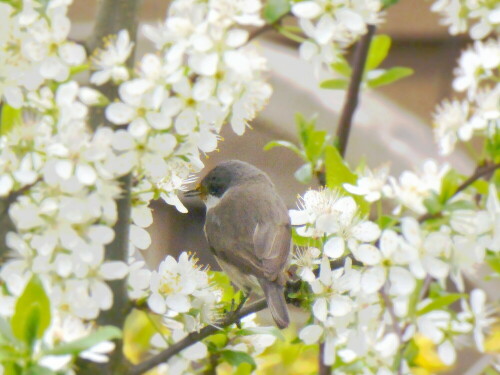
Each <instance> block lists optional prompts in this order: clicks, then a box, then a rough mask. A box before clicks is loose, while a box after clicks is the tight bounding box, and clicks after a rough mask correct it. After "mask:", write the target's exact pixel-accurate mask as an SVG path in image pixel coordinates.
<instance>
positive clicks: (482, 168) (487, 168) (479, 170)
mask: <svg viewBox="0 0 500 375" xmlns="http://www.w3.org/2000/svg"><path fill="white" fill-rule="evenodd" d="M497 169H500V163H497V164H485V165H478V166H477V167H476V170H475V171H474V173H473V174H472V176H470V177H469V178H468V179H467V180H465V181H464V182H462V183H461V184H460V186H459V187H457V190H455V192H454V193H453V194H452V196H451V197H450V198H449V199H452V198H453V197H455V196H456V195H457V194H458V193H460V192H461V191H463V190H465V189H467V188H468V187H469V186H471V185H472V184H473V183H474V182H476V181H477V180H479V179H480V178H482V177H485V176H488V175H489V174H492V173H493V172H495V171H496V170H497ZM439 215H440V213H437V214H435V213H434V214H431V213H430V212H428V213H426V214H424V215H422V216H420V217H419V218H418V221H419V222H420V223H422V222H424V221H426V220H429V219H433V218H435V217H439Z"/></svg>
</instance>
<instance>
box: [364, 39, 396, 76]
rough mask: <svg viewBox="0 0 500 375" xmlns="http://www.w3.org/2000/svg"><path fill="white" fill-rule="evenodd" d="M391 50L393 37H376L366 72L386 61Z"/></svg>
mask: <svg viewBox="0 0 500 375" xmlns="http://www.w3.org/2000/svg"><path fill="white" fill-rule="evenodd" d="M390 49H391V37H390V36H389V35H384V34H381V35H375V36H374V37H373V40H372V42H371V43H370V48H369V50H368V57H367V59H366V64H365V72H369V71H370V70H373V69H375V68H377V67H378V66H379V65H380V64H381V63H382V61H384V60H385V58H386V57H387V54H388V53H389V50H390Z"/></svg>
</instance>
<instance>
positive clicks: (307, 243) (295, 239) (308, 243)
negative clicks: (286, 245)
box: [292, 228, 323, 249]
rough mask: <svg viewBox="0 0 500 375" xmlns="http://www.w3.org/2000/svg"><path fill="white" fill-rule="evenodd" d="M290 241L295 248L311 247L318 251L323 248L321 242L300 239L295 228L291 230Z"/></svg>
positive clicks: (307, 238)
mask: <svg viewBox="0 0 500 375" xmlns="http://www.w3.org/2000/svg"><path fill="white" fill-rule="evenodd" d="M292 240H293V243H294V244H295V245H297V246H311V247H317V248H318V249H320V248H321V247H322V246H323V242H322V241H321V240H320V239H317V238H312V237H302V236H300V235H298V234H297V230H296V228H293V229H292Z"/></svg>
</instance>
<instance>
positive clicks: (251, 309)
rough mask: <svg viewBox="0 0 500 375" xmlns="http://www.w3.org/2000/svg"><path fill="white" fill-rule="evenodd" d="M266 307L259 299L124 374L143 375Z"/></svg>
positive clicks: (193, 333) (263, 300)
mask: <svg viewBox="0 0 500 375" xmlns="http://www.w3.org/2000/svg"><path fill="white" fill-rule="evenodd" d="M266 307H267V302H266V300H265V299H261V300H259V301H256V302H254V303H252V304H251V305H248V306H247V307H243V308H242V309H241V310H240V311H238V312H237V313H236V314H234V313H233V314H232V313H229V314H228V315H227V316H226V317H225V318H223V319H221V320H219V321H218V322H216V323H215V324H213V325H209V326H205V327H203V328H202V329H201V330H199V331H198V332H191V333H190V334H189V335H187V336H186V337H185V338H183V339H182V340H180V341H178V342H176V343H175V344H173V345H171V346H169V347H168V348H167V349H165V350H163V351H162V352H160V353H158V354H157V355H155V356H153V357H151V358H149V359H147V360H145V361H144V362H141V363H139V364H138V365H135V366H133V367H132V368H131V369H130V370H129V371H128V372H127V373H126V374H127V375H140V374H143V373H145V372H146V371H148V370H151V369H152V368H154V367H156V366H158V365H159V364H161V363H164V362H166V361H168V360H169V359H170V358H172V357H173V356H174V355H176V354H178V353H180V352H181V351H182V350H184V349H186V348H187V347H189V346H191V345H193V344H194V343H196V342H198V341H201V340H203V339H204V338H206V337H208V336H211V335H213V334H215V333H217V332H219V330H220V329H221V328H225V327H228V326H230V325H232V324H234V323H236V322H238V321H239V320H240V319H241V318H243V317H245V316H247V315H249V314H252V313H255V312H257V311H260V310H263V309H265V308H266Z"/></svg>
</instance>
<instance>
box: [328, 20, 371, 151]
mask: <svg viewBox="0 0 500 375" xmlns="http://www.w3.org/2000/svg"><path fill="white" fill-rule="evenodd" d="M375 30H376V27H375V25H368V31H367V32H366V34H365V35H363V36H362V37H361V39H360V40H359V42H358V44H357V46H356V51H355V52H354V60H353V72H352V76H351V81H350V82H349V88H348V89H347V94H346V99H345V102H344V107H343V108H342V113H341V115H340V120H339V124H338V127H337V147H338V150H339V153H340V155H342V157H345V153H346V149H347V142H348V140H349V134H350V131H351V127H352V119H353V116H354V112H355V111H356V107H357V106H358V97H359V90H360V87H361V81H362V79H363V73H364V71H365V64H366V59H367V57H368V49H369V48H370V43H371V40H372V38H373V35H374V34H375Z"/></svg>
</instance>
